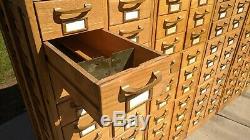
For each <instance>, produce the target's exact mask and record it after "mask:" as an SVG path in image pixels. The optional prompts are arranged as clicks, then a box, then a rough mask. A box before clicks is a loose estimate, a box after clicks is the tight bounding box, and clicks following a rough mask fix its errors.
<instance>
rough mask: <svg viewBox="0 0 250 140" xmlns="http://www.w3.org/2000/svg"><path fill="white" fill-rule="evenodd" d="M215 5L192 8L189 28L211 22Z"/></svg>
mask: <svg viewBox="0 0 250 140" xmlns="http://www.w3.org/2000/svg"><path fill="white" fill-rule="evenodd" d="M212 10H213V6H212V5H209V6H203V7H199V8H196V9H191V10H190V13H189V20H188V29H193V28H196V27H199V26H204V25H206V24H209V23H210V20H211V15H212Z"/></svg>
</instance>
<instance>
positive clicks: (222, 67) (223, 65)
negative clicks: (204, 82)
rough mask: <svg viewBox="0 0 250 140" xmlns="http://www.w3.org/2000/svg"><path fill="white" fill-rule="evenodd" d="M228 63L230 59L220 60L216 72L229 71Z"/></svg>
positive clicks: (229, 63)
mask: <svg viewBox="0 0 250 140" xmlns="http://www.w3.org/2000/svg"><path fill="white" fill-rule="evenodd" d="M230 65H231V61H230V60H222V61H220V63H219V65H218V68H217V74H218V73H227V72H228V71H229V68H230Z"/></svg>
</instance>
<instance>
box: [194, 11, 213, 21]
mask: <svg viewBox="0 0 250 140" xmlns="http://www.w3.org/2000/svg"><path fill="white" fill-rule="evenodd" d="M209 13H210V12H208V11H207V10H205V12H204V13H198V12H195V19H200V18H203V17H204V16H205V15H207V14H209Z"/></svg>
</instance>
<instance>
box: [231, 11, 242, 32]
mask: <svg viewBox="0 0 250 140" xmlns="http://www.w3.org/2000/svg"><path fill="white" fill-rule="evenodd" d="M245 16H246V13H242V14H239V15H235V16H233V17H232V18H231V21H230V25H229V27H228V31H232V30H236V29H241V28H242V26H243V24H244V21H245Z"/></svg>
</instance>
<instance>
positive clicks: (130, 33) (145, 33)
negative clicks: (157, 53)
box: [109, 19, 151, 44]
mask: <svg viewBox="0 0 250 140" xmlns="http://www.w3.org/2000/svg"><path fill="white" fill-rule="evenodd" d="M109 30H110V31H111V32H113V33H115V34H118V35H121V36H124V37H126V38H128V39H130V40H131V41H134V42H137V43H140V44H145V43H148V42H150V41H151V23H150V19H144V20H139V21H135V22H130V23H125V24H121V25H116V26H111V27H109Z"/></svg>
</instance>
